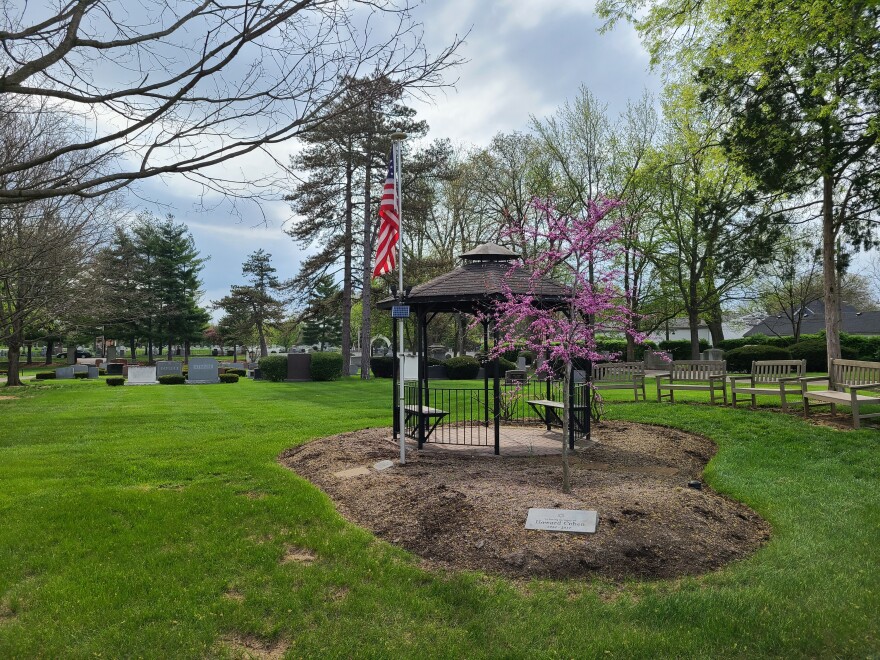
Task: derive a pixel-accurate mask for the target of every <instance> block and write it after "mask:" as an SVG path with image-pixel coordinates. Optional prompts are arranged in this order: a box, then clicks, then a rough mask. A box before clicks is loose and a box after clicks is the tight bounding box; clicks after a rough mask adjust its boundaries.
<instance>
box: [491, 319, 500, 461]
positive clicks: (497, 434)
mask: <svg viewBox="0 0 880 660" xmlns="http://www.w3.org/2000/svg"><path fill="white" fill-rule="evenodd" d="M492 339H493V341H494V348H498V325H497V324H495V323H493V324H492ZM492 367H493V371H494V372H495V374H494V375H495V387H494V390H495V392H494V394H495V396H494V397H493V398H494V400H495V401H494V402H495V455H496V456H498V455H499V454H500V453H501V383H500V382H499V381H498V371H499V369H500V367H501V365H500V364H499V361H498V356H497V355H496V356H495V359H494V360H492Z"/></svg>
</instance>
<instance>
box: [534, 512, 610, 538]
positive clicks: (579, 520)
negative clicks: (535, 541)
mask: <svg viewBox="0 0 880 660" xmlns="http://www.w3.org/2000/svg"><path fill="white" fill-rule="evenodd" d="M598 522H599V514H598V513H596V512H595V511H580V510H574V509H529V515H528V517H527V518H526V529H536V530H542V531H545V532H569V533H572V534H594V533H595V532H596V525H597V524H598Z"/></svg>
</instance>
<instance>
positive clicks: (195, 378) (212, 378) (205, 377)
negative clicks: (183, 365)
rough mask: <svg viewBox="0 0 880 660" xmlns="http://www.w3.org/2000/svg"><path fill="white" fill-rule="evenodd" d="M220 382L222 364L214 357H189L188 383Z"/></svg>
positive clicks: (206, 383) (205, 383)
mask: <svg viewBox="0 0 880 660" xmlns="http://www.w3.org/2000/svg"><path fill="white" fill-rule="evenodd" d="M219 382H220V364H219V363H218V362H217V360H215V359H214V358H209V357H200V358H190V359H189V377H188V378H187V379H186V383H187V385H208V384H212V383H219Z"/></svg>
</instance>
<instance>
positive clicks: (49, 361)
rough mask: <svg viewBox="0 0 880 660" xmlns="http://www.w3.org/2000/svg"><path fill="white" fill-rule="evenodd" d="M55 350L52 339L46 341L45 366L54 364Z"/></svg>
mask: <svg viewBox="0 0 880 660" xmlns="http://www.w3.org/2000/svg"><path fill="white" fill-rule="evenodd" d="M54 350H55V346H54V342H53V341H52V340H51V339H47V340H46V361H45V364H52V351H54Z"/></svg>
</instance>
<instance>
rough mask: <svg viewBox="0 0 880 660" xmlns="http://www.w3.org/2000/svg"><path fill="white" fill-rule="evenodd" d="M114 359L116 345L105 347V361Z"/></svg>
mask: <svg viewBox="0 0 880 660" xmlns="http://www.w3.org/2000/svg"><path fill="white" fill-rule="evenodd" d="M115 359H116V347H115V346H108V347H107V362H113V360H115Z"/></svg>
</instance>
